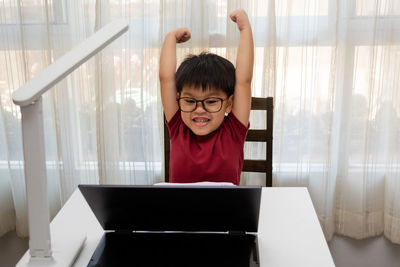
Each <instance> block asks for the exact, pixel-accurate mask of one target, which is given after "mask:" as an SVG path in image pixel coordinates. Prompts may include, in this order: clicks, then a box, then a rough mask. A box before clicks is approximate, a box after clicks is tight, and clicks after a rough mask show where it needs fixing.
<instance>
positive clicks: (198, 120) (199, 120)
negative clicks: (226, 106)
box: [194, 119, 208, 122]
mask: <svg viewBox="0 0 400 267" xmlns="http://www.w3.org/2000/svg"><path fill="white" fill-rule="evenodd" d="M194 120H195V121H197V122H206V121H208V120H207V119H194Z"/></svg>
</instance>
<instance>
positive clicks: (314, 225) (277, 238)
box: [23, 187, 335, 267]
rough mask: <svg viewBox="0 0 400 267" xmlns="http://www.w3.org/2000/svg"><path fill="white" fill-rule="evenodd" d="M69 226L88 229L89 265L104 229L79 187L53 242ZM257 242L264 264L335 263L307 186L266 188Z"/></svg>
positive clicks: (58, 220) (57, 222)
mask: <svg viewBox="0 0 400 267" xmlns="http://www.w3.org/2000/svg"><path fill="white" fill-rule="evenodd" d="M67 229H73V230H74V231H75V230H78V229H81V230H83V231H84V232H86V235H87V239H86V242H85V244H84V247H83V249H82V251H81V253H80V255H79V257H78V259H77V260H76V262H75V265H74V266H87V263H88V262H89V260H90V257H91V256H92V254H93V252H94V250H95V249H96V246H97V244H98V242H99V241H100V238H101V236H102V234H103V229H102V228H101V226H100V224H99V223H98V222H97V220H96V218H95V216H94V214H93V213H92V211H91V210H90V208H89V206H88V205H87V203H86V201H85V200H84V198H83V196H82V195H81V193H80V191H79V190H78V189H77V190H76V191H75V192H74V193H73V194H72V196H71V198H70V199H69V200H68V201H67V203H66V204H65V205H64V207H63V208H62V209H61V211H60V212H59V213H58V214H57V216H56V217H55V218H54V219H53V221H52V222H51V236H52V238H53V242H57V239H59V238H61V240H62V239H63V238H68V230H67ZM258 244H259V252H260V263H261V266H271V267H281V266H282V267H283V266H288V267H289V266H290V267H293V266H300V267H301V266H304V267H313V266H315V267H329V266H335V265H334V263H333V260H332V257H331V254H330V251H329V249H328V245H327V243H326V241H325V238H324V235H323V233H322V229H321V227H320V225H319V222H318V218H317V215H316V213H315V211H314V207H313V205H312V202H311V199H310V196H309V194H308V191H307V189H306V188H287V187H281V188H263V191H262V198H261V211H260V222H259V230H258ZM28 254H29V253H28V252H27V253H25V255H24V257H23V258H25V259H26V257H28Z"/></svg>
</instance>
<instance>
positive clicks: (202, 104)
mask: <svg viewBox="0 0 400 267" xmlns="http://www.w3.org/2000/svg"><path fill="white" fill-rule="evenodd" d="M185 98H186V99H193V100H194V101H196V105H195V106H194V109H193V110H192V111H184V110H182V108H181V105H180V103H179V100H180V99H185ZM210 98H214V99H218V100H220V101H221V106H220V107H219V109H218V110H217V111H208V110H207V108H206V105H205V104H204V101H206V100H207V99H210ZM225 100H227V98H221V97H215V96H212V97H207V98H204V99H202V100H197V99H196V98H193V97H188V96H184V97H178V98H177V99H176V101H177V102H178V107H179V110H180V111H182V112H187V113H189V112H193V111H195V110H196V109H197V103H198V102H200V103H201V106H202V107H203V109H204V110H205V111H206V112H208V113H217V112H220V111H221V109H222V106H223V104H224V101H225Z"/></svg>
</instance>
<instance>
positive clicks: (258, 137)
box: [246, 130, 267, 142]
mask: <svg viewBox="0 0 400 267" xmlns="http://www.w3.org/2000/svg"><path fill="white" fill-rule="evenodd" d="M246 141H249V142H266V141H267V130H249V131H248V132H247V137H246Z"/></svg>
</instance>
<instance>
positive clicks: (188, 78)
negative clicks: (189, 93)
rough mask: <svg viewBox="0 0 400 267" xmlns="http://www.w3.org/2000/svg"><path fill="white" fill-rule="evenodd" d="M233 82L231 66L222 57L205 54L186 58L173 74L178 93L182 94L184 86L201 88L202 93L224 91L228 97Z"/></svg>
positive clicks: (233, 74) (234, 78)
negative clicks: (213, 88) (211, 90)
mask: <svg viewBox="0 0 400 267" xmlns="http://www.w3.org/2000/svg"><path fill="white" fill-rule="evenodd" d="M235 82H236V76H235V67H234V66H233V64H232V63H231V62H230V61H229V60H227V59H225V58H223V57H220V56H218V55H216V54H212V53H206V52H202V53H201V54H199V55H189V56H187V57H186V58H185V60H184V61H183V62H182V63H181V65H180V66H179V68H178V70H177V71H176V73H175V84H176V90H177V92H178V93H181V92H182V88H183V86H185V85H186V86H195V87H200V86H201V88H202V89H203V91H206V90H208V89H210V88H211V87H215V88H216V89H221V90H222V91H224V92H225V93H226V94H227V96H228V97H229V96H231V95H232V94H233V92H234V89H235Z"/></svg>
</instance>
